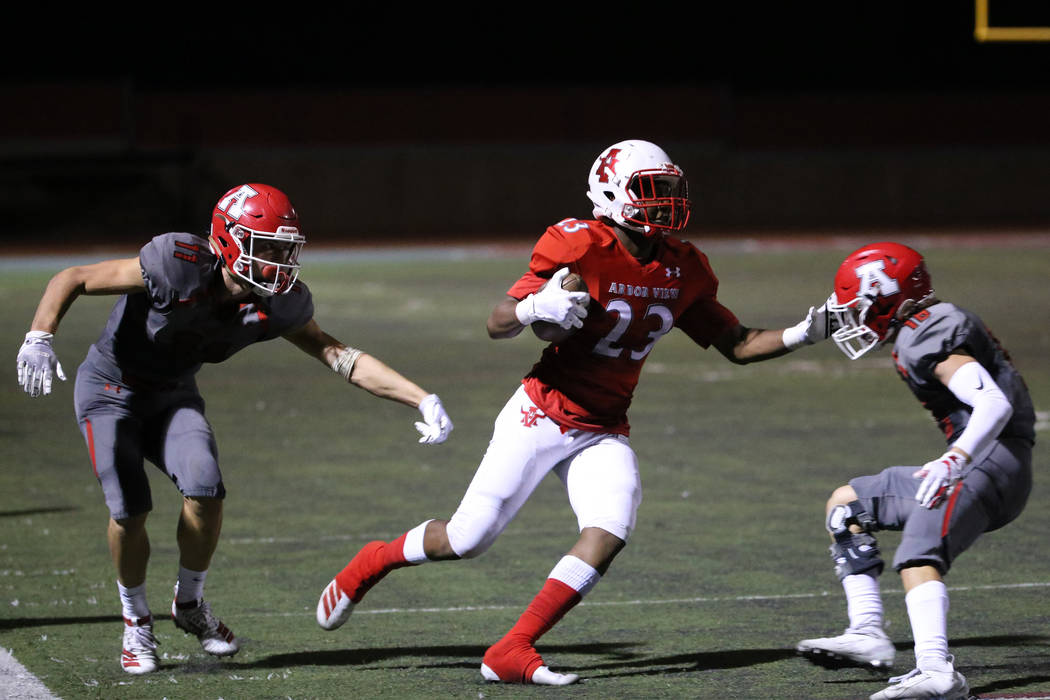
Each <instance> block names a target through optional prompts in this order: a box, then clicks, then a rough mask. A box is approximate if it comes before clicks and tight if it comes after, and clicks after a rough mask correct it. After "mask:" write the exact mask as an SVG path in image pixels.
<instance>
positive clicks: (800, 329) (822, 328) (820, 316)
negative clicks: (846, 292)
mask: <svg viewBox="0 0 1050 700" xmlns="http://www.w3.org/2000/svg"><path fill="white" fill-rule="evenodd" d="M829 301H830V298H829ZM834 332H835V319H834V314H829V313H828V304H827V302H824V303H823V304H821V305H820V306H818V307H813V306H811V307H809V311H808V312H806V317H805V318H804V319H802V320H801V321H799V322H798V323H797V324H796V325H794V326H791V327H790V328H785V329H784V335H783V341H784V347H786V348H788V349H789V350H795V349H797V348H800V347H802V346H803V345H813V344H814V343H819V342H820V341H822V340H827V339H828V338H830V337H831V334H832V333H834Z"/></svg>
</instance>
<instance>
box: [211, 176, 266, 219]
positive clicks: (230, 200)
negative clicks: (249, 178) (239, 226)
mask: <svg viewBox="0 0 1050 700" xmlns="http://www.w3.org/2000/svg"><path fill="white" fill-rule="evenodd" d="M257 194H259V193H258V192H256V191H255V190H253V189H252V188H251V187H249V186H248V185H241V187H240V189H238V190H237V191H236V192H231V193H230V194H229V195H227V196H225V197H223V198H222V200H220V201H219V203H218V204H217V205H216V206H215V208H216V209H218V210H219V211H221V212H224V213H226V214H227V215H229V217H230V218H231V219H233V220H234V221H236V220H237V219H239V218H241V214H243V213H244V203H245V202H246V201H247V200H249V199H251V198H252V197H254V196H255V195H257Z"/></svg>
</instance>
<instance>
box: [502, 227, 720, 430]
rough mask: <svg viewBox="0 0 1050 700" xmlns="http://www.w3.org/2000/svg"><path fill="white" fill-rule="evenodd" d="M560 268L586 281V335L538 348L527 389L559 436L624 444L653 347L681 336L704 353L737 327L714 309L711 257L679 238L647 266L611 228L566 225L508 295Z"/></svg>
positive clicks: (664, 242)
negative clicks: (616, 437)
mask: <svg viewBox="0 0 1050 700" xmlns="http://www.w3.org/2000/svg"><path fill="white" fill-rule="evenodd" d="M562 267H568V268H569V269H570V270H571V271H572V272H576V273H579V274H580V275H581V276H582V277H583V280H584V282H585V283H586V285H587V290H588V291H589V292H590V294H591V304H590V307H589V308H588V312H589V313H588V316H587V318H586V319H585V320H584V324H583V327H582V328H580V329H578V330H577V331H576V332H575V333H573V334H572V335H570V336H569V337H568V338H567V339H566V340H564V341H562V342H561V343H557V344H555V343H552V344H551V345H549V346H547V348H546V349H544V351H543V355H542V356H541V357H540V360H539V362H537V363H536V364H535V365H534V366H533V368H532V370H531V371H530V372H529V373H528V374H527V375H526V376H525V379H524V380H523V383H524V385H525V390H526V392H527V393H528V395H529V398H531V399H532V400H533V402H535V403H536V405H537V406H539V407H540V408H541V409H542V410H543V412H544V413H545V414H546V415H547V416H548V417H549V418H551V419H552V420H554V421H555V422H557V423H558V424H559V425H561V426H562V427H565V428H577V429H581V430H592V431H600V432H609V433H620V434H623V435H627V434H628V433H629V432H630V424H629V423H628V421H627V409H628V407H629V406H630V404H631V398H632V397H633V395H634V388H635V386H636V385H637V384H638V377H639V375H640V373H641V371H642V365H643V364H644V363H645V358H646V357H648V356H649V352H650V351H651V350H652V348H653V345H655V343H656V341H657V340H659V339H660V338H661V337H662V336H663V335H665V334H666V333H668V332H669V331H670V330H671V329H672V328H674V327H678V328H681V329H682V330H683V331H684V332H685V333H686V334H687V335H688V336H689V337H690V338H692V339H693V341H694V342H696V343H697V344H698V345H700V346H701V347H704V348H706V347H708V346H710V344H711V342H712V341H714V340H715V339H716V338H717V337H718V336H720V335H721V334H722V333H723V332H725V331H726V330H727V329H729V328H732V327H733V326H735V325H737V323H738V321H737V318H736V316H735V315H734V314H733V312H732V311H730V310H729V309H727V308H726V307H724V306H722V304H720V303H719V302H718V298H717V292H718V279H717V278H716V277H715V274H714V272H713V271H712V270H711V266H710V264H709V263H708V261H707V256H705V255H704V254H703V253H701V252H700V251H699V250H697V248H696V247H695V246H693V245H692V244H691V243H686V242H685V241H681V240H679V239H677V238H673V237H670V236H666V237H663V238H661V239H660V240H659V242H658V244H657V249H656V254H655V255H654V257H653V259H652V261H651V262H648V263H646V264H644V265H643V264H641V263H640V262H639V261H638V260H637V259H636V258H635V257H634V256H633V255H631V254H630V253H629V252H628V251H627V249H626V248H624V246H623V244H622V243H620V241H619V239H618V238H617V237H616V232H615V230H614V229H613V228H612V227H611V226H609V225H608V224H605V223H603V222H600V221H593V220H586V221H585V220H581V219H565V220H564V221H561V222H559V223H557V224H555V225H554V226H550V227H548V228H547V230H546V231H545V232H544V234H543V236H541V237H540V240H539V241H538V242H537V243H536V245H535V247H534V248H533V250H532V260H531V261H530V262H529V271H528V272H527V273H525V275H523V276H522V277H521V279H519V280H518V281H517V282H515V283H514V285H513V286H512V287H511V288H510V289H509V290H507V294H509V295H510V296H512V297H514V298H516V299H524V298H525V297H526V296H528V295H529V294H531V293H533V292H536V291H537V290H539V288H540V287H542V286H543V285H544V283H546V281H547V280H548V279H549V278H550V277H551V276H552V275H553V274H554V273H555V272H557V271H558V270H559V269H561V268H562Z"/></svg>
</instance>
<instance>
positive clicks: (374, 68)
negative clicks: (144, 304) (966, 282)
mask: <svg viewBox="0 0 1050 700" xmlns="http://www.w3.org/2000/svg"><path fill="white" fill-rule="evenodd" d="M429 7H430V6H423V8H422V9H421V8H414V7H410V6H394V5H388V6H386V7H368V8H365V9H363V8H362V7H357V6H352V5H350V6H344V7H343V8H342V9H339V10H325V11H323V12H320V11H318V12H320V14H314V15H312V16H309V18H306V12H305V11H304V10H303V9H300V8H297V7H295V6H284V7H281V6H275V7H273V8H271V9H269V10H262V9H258V8H255V7H253V6H236V7H226V6H223V7H222V8H221V9H219V10H217V11H216V12H213V13H205V12H202V11H199V10H198V11H194V12H193V13H192V16H190V15H189V14H187V13H182V14H179V13H177V12H176V11H175V10H174V9H171V8H163V9H161V8H159V7H158V8H154V10H155V12H156V14H155V15H154V16H150V15H148V14H146V15H144V16H143V17H141V18H131V19H129V18H126V17H124V18H121V19H120V20H119V21H117V20H112V21H109V20H100V19H99V17H98V16H97V15H96V14H94V13H90V12H88V11H85V17H84V18H83V21H82V22H78V21H77V18H76V17H68V16H66V17H64V21H63V23H62V26H60V27H56V26H52V25H50V24H47V23H44V22H43V21H42V20H43V19H44V18H42V17H41V18H40V20H41V21H30V22H24V23H22V24H20V25H19V26H18V27H14V26H9V27H8V30H9V32H11V33H12V34H15V33H17V34H20V41H21V43H18V44H13V43H10V42H9V43H8V45H7V47H6V48H5V49H4V53H5V56H4V57H3V58H4V59H5V60H4V62H3V72H2V74H0V87H2V89H3V93H2V94H3V95H4V98H3V109H2V110H0V206H2V207H3V209H4V210H5V213H6V214H7V216H5V217H4V219H5V222H6V224H7V225H6V226H5V227H4V229H3V233H0V236H2V237H3V240H4V242H5V244H6V245H7V247H8V249H13V248H14V247H16V246H18V247H24V246H25V244H26V243H28V244H30V245H31V246H34V247H36V248H39V249H52V248H54V249H59V248H70V247H73V248H76V247H82V246H88V245H92V246H93V245H98V244H99V243H101V244H109V245H135V246H137V245H139V244H141V243H142V242H144V241H145V240H146V239H147V238H148V237H150V236H152V235H154V234H156V233H160V232H163V231H167V230H189V231H193V232H200V231H202V230H203V228H204V226H205V225H206V223H207V220H208V217H209V212H210V208H211V207H212V206H213V204H214V202H215V200H216V199H217V198H218V197H219V196H220V195H221V194H222V193H223V192H225V191H226V190H227V189H229V188H230V187H232V186H234V185H237V184H240V183H242V182H245V181H259V182H266V183H269V184H272V185H275V186H278V187H281V188H282V189H284V190H285V191H287V192H288V193H289V195H290V196H291V197H292V200H293V202H295V204H296V206H297V208H298V209H299V212H300V215H301V217H302V219H303V223H304V227H305V229H306V232H307V235H308V236H310V237H311V239H312V240H314V241H321V242H326V243H362V244H378V243H391V242H415V241H419V242H435V241H436V240H496V239H505V238H510V237H514V238H518V239H523V238H530V237H535V236H536V235H538V234H539V233H540V232H541V231H542V230H543V228H544V227H545V226H546V225H548V224H550V223H553V222H555V221H558V220H560V219H562V218H564V217H566V216H589V215H590V207H589V206H588V202H587V200H586V198H585V197H584V191H585V188H586V175H587V171H588V168H589V167H590V165H591V163H592V162H593V160H594V158H595V157H596V156H597V154H598V152H599V151H600V150H601V149H602V148H603V147H604V146H607V145H609V144H611V143H613V142H615V141H619V140H622V139H624V138H644V139H648V140H651V141H655V142H657V143H659V144H660V145H662V146H663V147H664V148H665V149H666V150H667V151H668V152H669V153H670V154H671V156H672V157H673V158H674V159H675V160H676V161H677V162H678V163H679V164H680V165H682V166H683V167H684V168H685V170H686V173H687V175H688V176H689V180H690V186H691V193H692V197H693V200H694V214H693V219H692V224H691V229H692V230H693V231H694V232H697V233H704V234H707V233H711V234H717V235H744V234H746V235H758V234H761V233H763V232H776V233H820V232H836V233H853V232H861V231H872V230H886V229H897V230H899V229H921V230H927V231H941V230H958V229H966V230H971V231H976V232H980V233H987V234H988V235H994V234H996V233H997V232H1006V231H1010V230H1016V229H1019V228H1020V229H1035V230H1043V229H1044V228H1045V227H1046V225H1047V224H1048V223H1050V197H1048V196H1047V191H1048V184H1050V158H1048V156H1050V131H1048V128H1047V116H1048V114H1050V90H1048V88H1050V60H1048V58H1050V43H1037V42H1030V43H1015V42H999V43H997V42H992V43H980V42H977V41H976V40H975V38H974V3H973V2H972V0H958V1H956V2H939V1H931V2H840V3H834V4H832V3H758V2H739V3H728V2H722V3H705V2H694V3H690V4H688V5H673V4H667V5H655V4H647V5H636V6H622V7H613V6H608V5H598V4H595V5H586V6H582V5H581V6H576V5H563V6H562V7H560V8H557V9H551V8H544V7H543V6H539V5H535V6H534V5H529V6H525V5H491V4H490V5H478V6H476V7H470V8H469V9H455V8H453V9H449V8H442V9H441V10H438V9H428V8H429ZM566 7H571V8H573V9H571V10H566V9H565V8H566ZM989 7H990V17H989V18H990V24H993V25H997V26H1019V25H1020V26H1050V3H1046V2H1042V1H1041V0H1032V1H1029V2H1023V1H1022V0H1011V1H1006V0H989Z"/></svg>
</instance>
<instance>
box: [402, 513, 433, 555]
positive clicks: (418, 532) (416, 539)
mask: <svg viewBox="0 0 1050 700" xmlns="http://www.w3.org/2000/svg"><path fill="white" fill-rule="evenodd" d="M429 522H430V521H429V520H424V521H423V522H421V523H420V524H419V525H416V526H415V527H414V528H412V529H411V530H409V531H408V533H407V534H406V535H405V549H404V552H403V554H404V555H405V561H408V562H410V563H412V564H422V563H423V562H425V561H430V560H429V559H427V555H426V554H425V553H424V552H423V535H424V534H425V533H426V530H427V523H429Z"/></svg>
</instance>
